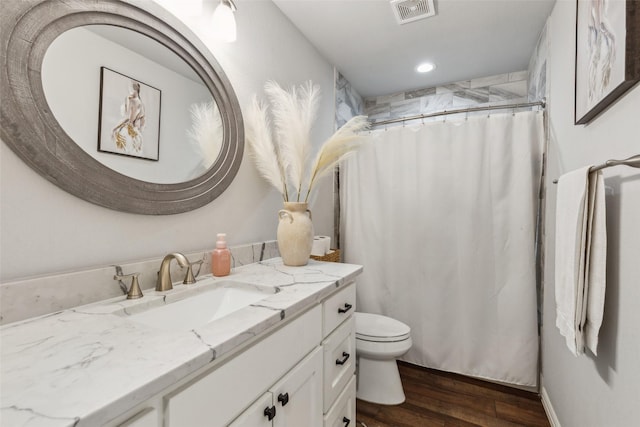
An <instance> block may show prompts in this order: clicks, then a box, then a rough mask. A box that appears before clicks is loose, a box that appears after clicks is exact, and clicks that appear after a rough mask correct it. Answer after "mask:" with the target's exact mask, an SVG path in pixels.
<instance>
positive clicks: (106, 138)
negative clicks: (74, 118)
mask: <svg viewBox="0 0 640 427" xmlns="http://www.w3.org/2000/svg"><path fill="white" fill-rule="evenodd" d="M161 95H162V93H161V91H160V89H157V88H155V87H153V86H150V85H148V84H145V83H142V82H141V81H139V80H136V79H134V78H131V77H128V76H126V75H124V74H122V73H119V72H117V71H114V70H111V69H109V68H107V67H100V108H99V121H98V151H100V152H104V153H111V154H118V155H122V156H129V157H136V158H139V159H144V160H153V161H158V160H159V154H160V105H161V102H160V101H161Z"/></svg>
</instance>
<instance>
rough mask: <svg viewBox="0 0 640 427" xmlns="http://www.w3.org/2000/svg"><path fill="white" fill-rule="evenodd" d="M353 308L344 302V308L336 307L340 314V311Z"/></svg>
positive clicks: (343, 311)
mask: <svg viewBox="0 0 640 427" xmlns="http://www.w3.org/2000/svg"><path fill="white" fill-rule="evenodd" d="M352 308H353V306H352V305H351V304H349V303H346V302H345V303H344V308H339V309H338V313H340V314H342V313H346V312H347V311H349V310H351V309H352Z"/></svg>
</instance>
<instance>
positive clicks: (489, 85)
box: [364, 71, 528, 121]
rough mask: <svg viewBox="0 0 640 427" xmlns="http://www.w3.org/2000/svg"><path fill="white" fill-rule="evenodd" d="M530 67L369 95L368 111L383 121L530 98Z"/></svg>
mask: <svg viewBox="0 0 640 427" xmlns="http://www.w3.org/2000/svg"><path fill="white" fill-rule="evenodd" d="M527 75H528V73H527V71H518V72H514V73H506V74H498V75H495V76H489V77H481V78H477V79H472V80H464V81H460V82H454V83H450V84H446V85H442V86H437V87H430V88H424V89H417V90H411V91H407V92H399V93H393V94H390V95H385V96H378V97H374V98H365V100H364V114H366V115H368V116H369V119H370V120H372V121H382V120H388V119H395V118H401V117H407V116H413V115H418V114H428V113H434V112H437V111H443V110H452V109H458V108H467V107H480V106H491V105H504V104H512V103H519V102H527V93H528V86H527Z"/></svg>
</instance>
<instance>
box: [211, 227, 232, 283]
mask: <svg viewBox="0 0 640 427" xmlns="http://www.w3.org/2000/svg"><path fill="white" fill-rule="evenodd" d="M217 237H218V240H217V241H216V248H215V249H214V250H213V253H212V254H211V273H213V275H214V276H217V277H221V276H228V275H229V273H230V272H231V252H229V249H228V248H227V242H226V240H225V239H226V237H227V235H226V234H225V233H219V234H218V236H217Z"/></svg>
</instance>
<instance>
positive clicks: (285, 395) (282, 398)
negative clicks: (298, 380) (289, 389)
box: [278, 393, 289, 406]
mask: <svg viewBox="0 0 640 427" xmlns="http://www.w3.org/2000/svg"><path fill="white" fill-rule="evenodd" d="M278 402H280V403H281V404H282V406H284V405H286V404H287V403H289V393H280V394H279V395H278Z"/></svg>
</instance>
